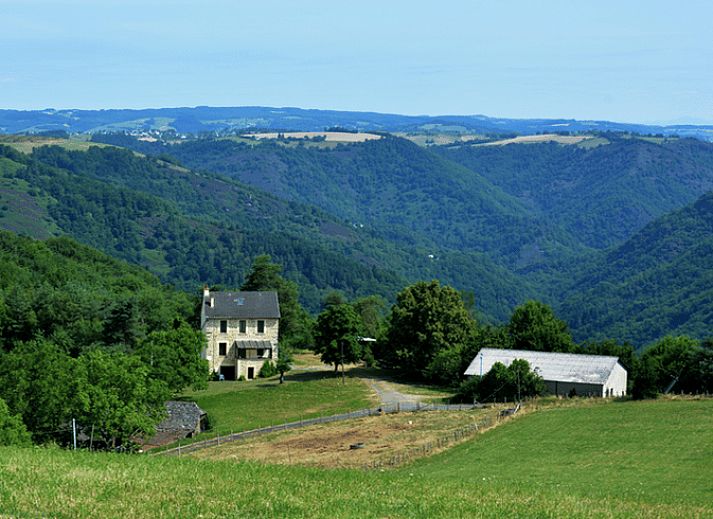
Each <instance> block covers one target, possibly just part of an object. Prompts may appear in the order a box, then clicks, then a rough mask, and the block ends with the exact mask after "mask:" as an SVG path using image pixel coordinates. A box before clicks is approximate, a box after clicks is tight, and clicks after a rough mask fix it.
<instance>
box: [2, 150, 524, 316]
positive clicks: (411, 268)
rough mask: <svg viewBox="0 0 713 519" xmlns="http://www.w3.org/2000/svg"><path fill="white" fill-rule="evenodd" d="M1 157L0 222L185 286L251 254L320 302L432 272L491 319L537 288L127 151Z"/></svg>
mask: <svg viewBox="0 0 713 519" xmlns="http://www.w3.org/2000/svg"><path fill="white" fill-rule="evenodd" d="M0 154H2V156H3V158H0V170H1V171H2V173H3V174H2V178H0V186H3V188H2V190H1V191H0V197H2V198H1V200H2V201H3V203H4V204H5V206H4V207H6V209H4V212H3V213H2V216H0V225H2V226H3V227H5V228H7V229H11V230H15V231H18V232H24V233H27V234H30V235H32V236H38V237H44V236H49V235H52V234H60V233H66V234H69V235H71V236H74V237H75V238H76V239H78V240H80V241H82V242H84V243H89V244H92V245H93V246H95V247H98V248H99V249H101V250H103V251H105V252H107V253H109V254H111V255H113V256H116V257H120V258H123V259H126V260H128V261H131V262H134V263H137V264H140V265H143V266H145V267H147V268H149V269H150V270H151V271H153V272H155V273H157V274H159V275H160V276H161V277H162V279H164V280H165V281H169V282H171V283H175V284H177V285H178V286H180V287H183V288H185V289H187V290H191V291H193V290H196V289H197V287H198V286H200V285H201V284H202V283H205V282H207V283H211V284H218V285H223V286H227V287H236V286H239V285H240V284H241V283H242V276H243V275H244V272H245V271H246V270H247V267H248V266H249V265H250V263H251V262H252V259H253V258H254V257H256V256H258V255H260V254H264V253H268V254H271V255H272V256H273V258H274V259H275V260H276V261H278V262H280V263H281V264H282V265H283V266H284V268H285V272H286V275H287V276H288V277H289V278H291V279H293V280H295V281H297V282H298V283H299V285H300V287H301V290H300V292H301V295H302V298H303V302H304V303H305V304H306V305H307V306H308V307H309V308H310V309H312V310H316V309H317V308H319V305H320V302H321V298H322V297H323V296H324V294H325V293H327V292H328V291H330V290H334V289H337V290H341V291H343V292H344V293H345V294H347V295H350V296H353V295H368V294H379V295H382V296H384V297H386V298H387V299H390V298H392V297H393V295H394V294H395V293H396V292H397V291H398V290H399V289H400V288H402V287H403V286H404V285H405V284H406V283H407V280H408V279H421V278H430V277H442V278H444V280H446V281H449V282H453V283H454V284H457V285H458V286H461V287H463V288H467V289H468V290H473V291H475V292H476V293H478V299H477V304H478V308H479V310H480V312H481V313H482V314H484V315H485V316H486V317H488V318H490V319H501V318H503V316H505V315H507V313H508V312H509V310H510V309H511V308H512V306H513V305H515V304H517V302H518V301H519V300H521V299H522V298H525V297H527V296H528V295H531V293H530V292H529V290H530V289H529V288H528V286H527V284H522V283H520V282H519V281H518V280H517V279H516V277H515V276H514V275H513V274H511V273H509V272H508V271H507V270H506V269H504V268H502V267H499V266H497V265H496V264H494V263H493V261H492V260H490V259H488V258H487V257H485V256H484V255H482V254H462V253H458V252H457V251H456V252H448V253H445V254H443V255H441V256H439V257H438V258H435V257H434V258H429V257H428V254H429V252H431V251H432V249H428V250H425V249H424V250H420V249H418V248H410V249H404V248H399V247H396V246H395V245H394V244H392V243H389V242H388V241H386V240H383V239H380V238H378V237H376V236H374V234H375V233H373V232H372V231H370V230H369V229H363V228H360V227H358V226H357V227H355V226H353V225H350V224H348V223H343V222H342V221H341V220H339V219H337V218H334V217H330V216H329V215H327V214H326V213H324V212H323V211H320V210H319V209H316V208H314V207H310V206H306V205H303V204H299V203H295V202H287V201H282V200H279V199H277V198H275V197H274V196H270V195H268V194H265V193H263V192H260V191H259V190H256V189H253V188H249V187H247V186H244V185H242V184H239V183H236V182H235V181H231V180H230V179H228V178H225V177H219V176H216V175H214V174H200V175H199V174H196V173H194V172H192V171H189V170H186V169H184V168H181V167H178V166H176V165H174V164H171V163H169V162H165V161H162V160H157V159H148V158H145V157H140V156H136V155H135V154H133V153H131V152H130V151H127V150H122V149H118V148H99V147H92V148H90V149H89V150H88V151H84V152H81V151H67V150H65V149H63V148H60V147H57V146H55V147H39V148H37V149H36V150H35V152H34V153H33V154H32V155H25V154H22V153H18V152H17V151H15V150H13V149H11V148H9V147H0ZM29 214H31V215H32V217H31V218H27V217H26V216H27V215H29Z"/></svg>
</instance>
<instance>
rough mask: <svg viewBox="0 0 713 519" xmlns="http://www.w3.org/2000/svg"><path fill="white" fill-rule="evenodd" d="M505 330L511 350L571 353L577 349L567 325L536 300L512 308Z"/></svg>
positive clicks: (550, 309)
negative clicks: (507, 333)
mask: <svg viewBox="0 0 713 519" xmlns="http://www.w3.org/2000/svg"><path fill="white" fill-rule="evenodd" d="M508 331H509V333H510V338H511V340H512V347H513V348H515V349H518V350H534V351H555V352H574V351H576V349H577V346H576V344H575V343H574V341H573V340H572V335H571V334H570V332H569V329H568V327H567V323H565V322H564V321H562V320H561V319H558V318H557V317H556V316H555V314H554V312H553V311H552V308H550V307H549V306H547V305H546V304H544V303H540V302H539V301H527V302H526V303H525V304H523V305H520V306H518V307H517V308H515V311H514V312H513V314H512V316H511V317H510V324H509V326H508Z"/></svg>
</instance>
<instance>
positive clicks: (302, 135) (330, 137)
mask: <svg viewBox="0 0 713 519" xmlns="http://www.w3.org/2000/svg"><path fill="white" fill-rule="evenodd" d="M245 136H246V137H253V138H255V139H277V138H278V137H280V136H281V137H284V138H285V139H314V138H315V137H324V140H325V141H326V142H365V141H371V140H378V139H381V135H376V134H375V133H351V132H280V133H277V132H274V133H249V134H245Z"/></svg>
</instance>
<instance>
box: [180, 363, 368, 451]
mask: <svg viewBox="0 0 713 519" xmlns="http://www.w3.org/2000/svg"><path fill="white" fill-rule="evenodd" d="M345 382H346V384H345V385H342V381H341V378H335V377H334V375H333V374H332V373H331V372H329V371H316V372H301V373H290V374H288V375H287V376H286V377H285V383H284V384H280V383H279V381H278V380H277V379H276V378H271V379H267V380H260V379H258V380H254V381H250V382H229V381H224V382H210V383H209V385H208V389H207V390H204V391H194V392H187V393H185V395H184V398H187V399H190V400H194V401H195V402H196V403H197V404H198V405H199V406H200V407H201V408H202V409H203V410H205V411H206V412H207V413H208V416H209V417H210V420H211V426H212V428H213V429H212V431H211V432H212V433H218V434H227V433H230V432H238V431H245V430H249V429H255V428H257V427H265V426H268V425H277V424H282V423H286V422H291V421H297V420H301V419H306V418H314V417H317V416H326V415H331V414H338V413H345V412H348V411H354V410H357V409H365V408H367V407H374V406H375V405H376V401H375V400H374V397H373V392H372V391H371V390H370V389H369V387H368V386H367V385H366V384H364V383H363V382H362V381H361V380H359V379H357V378H350V377H347V378H346V380H345ZM209 436H210V434H207V435H205V436H203V437H205V438H207V437H209Z"/></svg>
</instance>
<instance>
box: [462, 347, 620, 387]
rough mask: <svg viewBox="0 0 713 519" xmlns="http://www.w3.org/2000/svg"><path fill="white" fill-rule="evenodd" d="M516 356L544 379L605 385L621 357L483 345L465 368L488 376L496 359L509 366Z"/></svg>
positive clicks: (468, 372)
mask: <svg viewBox="0 0 713 519" xmlns="http://www.w3.org/2000/svg"><path fill="white" fill-rule="evenodd" d="M481 359H482V364H481ZM515 359H524V360H526V361H527V362H529V363H530V368H531V369H533V370H534V369H537V373H538V374H539V375H540V376H541V377H542V378H543V379H544V380H547V381H552V382H554V381H557V382H578V383H582V384H604V383H605V382H606V381H607V379H608V378H609V375H611V372H612V370H613V369H614V366H616V364H617V362H619V358H618V357H608V356H604V355H579V354H576V353H550V352H543V351H526V350H500V349H496V348H483V349H481V350H480V351H479V352H478V354H477V355H476V356H475V358H474V359H473V361H472V362H471V363H470V366H468V369H466V370H465V374H466V375H481V373H482V374H483V375H485V374H486V373H487V372H488V371H490V368H492V367H493V364H495V363H496V362H500V363H502V364H504V365H506V366H509V365H510V364H511V363H512V361H513V360H515ZM481 370H482V371H481Z"/></svg>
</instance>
